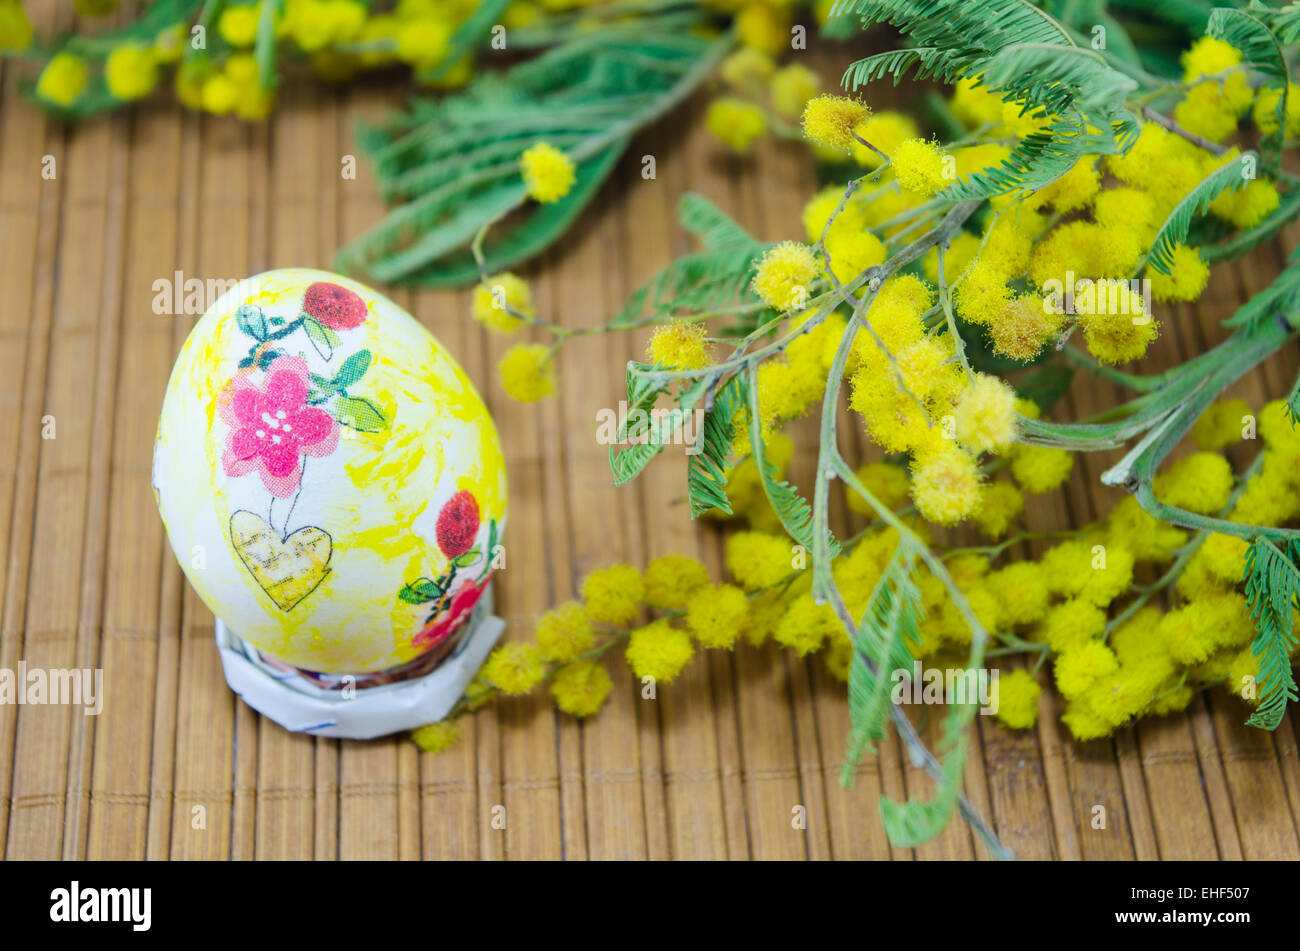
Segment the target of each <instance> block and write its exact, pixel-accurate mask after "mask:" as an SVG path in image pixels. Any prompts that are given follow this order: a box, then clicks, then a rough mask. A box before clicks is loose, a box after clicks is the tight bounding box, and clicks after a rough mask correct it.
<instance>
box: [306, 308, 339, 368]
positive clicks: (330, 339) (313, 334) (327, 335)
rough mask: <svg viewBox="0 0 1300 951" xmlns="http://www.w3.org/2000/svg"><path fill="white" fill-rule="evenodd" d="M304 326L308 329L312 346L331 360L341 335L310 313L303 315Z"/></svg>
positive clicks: (323, 357) (326, 358)
mask: <svg viewBox="0 0 1300 951" xmlns="http://www.w3.org/2000/svg"><path fill="white" fill-rule="evenodd" d="M302 328H303V330H305V331H307V336H308V337H310V338H311V342H312V346H314V347H315V348H316V352H317V353H319V354H320V355H321V358H322V359H324V360H329V358H330V357H332V356H334V348H335V347H337V346H338V345H339V335H338V334H336V333H335V332H334V331H332V330H330V329H329V328H328V327H326V326H325V325H324V324H322V323H321V322H320V321H319V320H317V319H316V318H315V317H313V316H311V315H310V314H304V315H303V317H302Z"/></svg>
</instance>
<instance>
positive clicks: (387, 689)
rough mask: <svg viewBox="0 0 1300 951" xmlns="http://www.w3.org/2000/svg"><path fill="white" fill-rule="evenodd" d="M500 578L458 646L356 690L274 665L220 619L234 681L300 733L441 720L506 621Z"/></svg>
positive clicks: (356, 735) (395, 727)
mask: <svg viewBox="0 0 1300 951" xmlns="http://www.w3.org/2000/svg"><path fill="white" fill-rule="evenodd" d="M492 601H493V597H492V585H491V583H490V582H489V584H488V586H487V588H486V590H485V591H484V592H483V595H482V597H480V598H479V601H478V603H477V604H476V605H474V609H473V611H472V612H471V613H470V616H469V618H468V619H467V620H466V621H465V630H464V632H463V633H461V634H460V640H459V641H458V642H457V644H456V647H455V649H454V650H453V651H452V652H451V653H450V654H449V655H448V656H447V657H446V658H445V659H444V660H443V661H442V662H441V663H439V664H438V665H437V666H436V667H434V668H433V669H432V670H431V671H429V672H428V673H424V674H420V675H418V676H411V677H407V678H405V679H401V680H398V681H397V682H394V683H385V684H381V685H379V686H373V687H367V686H362V685H359V684H358V685H357V686H355V687H353V688H351V689H348V688H343V689H337V688H336V689H332V690H331V689H326V688H324V687H319V686H317V685H316V684H315V683H313V682H312V681H311V680H309V679H308V678H307V677H306V676H304V675H302V674H300V673H297V672H294V671H292V670H288V671H286V670H284V669H281V668H279V667H275V666H273V665H271V664H269V663H268V662H267V661H266V660H265V658H263V657H262V654H261V652H260V651H258V650H257V648H256V647H254V646H253V645H252V644H249V643H248V642H247V641H245V640H244V639H243V638H241V637H239V636H238V635H237V634H235V632H234V631H232V630H231V629H230V628H229V627H228V626H227V625H226V624H225V622H223V621H222V620H221V619H220V618H217V623H216V638H217V648H218V649H219V650H220V651H221V666H222V668H223V669H224V670H225V673H226V683H228V684H230V689H231V690H233V691H235V693H237V694H239V696H240V697H242V698H243V699H244V702H245V703H247V704H248V705H249V706H250V707H252V708H253V709H254V710H256V711H257V712H258V713H260V714H262V715H263V716H265V717H269V718H270V719H272V720H274V721H275V722H276V723H278V724H280V726H282V727H284V728H285V729H286V730H289V731H290V732H293V733H310V734H312V735H313V736H334V737H341V738H343V739H349V740H368V739H372V738H374V737H376V736H384V735H385V734H388V733H398V732H400V731H402V730H410V729H413V728H415V727H417V726H423V725H424V724H426V723H434V722H436V721H438V720H441V719H442V718H443V717H445V716H446V715H447V714H448V713H450V712H451V709H452V707H454V706H455V705H456V701H458V700H459V699H460V698H461V697H462V696H464V694H465V688H466V687H468V686H469V682H470V681H471V680H473V679H474V675H475V674H476V673H478V669H479V667H480V666H482V664H483V661H484V660H486V659H487V655H488V653H489V652H490V651H491V650H492V648H493V646H494V645H495V644H496V642H497V640H498V639H499V638H500V637H501V633H502V632H503V631H504V630H505V627H506V623H505V621H503V620H502V619H501V618H499V617H497V616H496V615H494V614H493V613H492Z"/></svg>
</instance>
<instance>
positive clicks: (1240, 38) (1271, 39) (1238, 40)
mask: <svg viewBox="0 0 1300 951" xmlns="http://www.w3.org/2000/svg"><path fill="white" fill-rule="evenodd" d="M1205 33H1206V35H1207V36H1213V37H1217V38H1218V39H1221V40H1223V41H1224V42H1227V43H1230V44H1232V45H1233V46H1235V47H1236V48H1237V49H1239V50H1241V52H1242V58H1243V59H1244V61H1245V62H1246V63H1248V64H1249V65H1250V66H1252V67H1254V68H1255V69H1257V70H1259V71H1260V72H1261V73H1264V74H1265V75H1266V76H1271V77H1272V78H1273V80H1274V82H1273V85H1274V86H1275V87H1276V88H1277V89H1278V92H1279V96H1278V101H1277V106H1276V108H1275V109H1274V118H1275V119H1276V120H1277V132H1276V133H1274V134H1273V135H1270V136H1268V140H1269V142H1270V144H1271V149H1270V152H1271V154H1272V155H1273V156H1274V157H1275V159H1276V161H1275V162H1274V166H1273V167H1274V170H1275V171H1276V167H1277V165H1278V164H1280V163H1281V161H1282V141H1283V138H1284V137H1285V135H1286V114H1287V112H1286V104H1287V96H1288V86H1289V85H1290V84H1289V83H1288V82H1287V78H1288V73H1287V65H1286V54H1285V53H1283V52H1282V44H1281V43H1279V42H1278V38H1277V36H1276V35H1275V34H1274V33H1273V31H1272V30H1270V29H1269V28H1268V27H1267V26H1265V25H1264V23H1263V22H1262V21H1261V20H1259V19H1258V18H1256V17H1255V16H1254V15H1252V14H1251V13H1248V12H1246V11H1245V10H1234V9H1231V8H1229V7H1219V8H1217V9H1215V11H1214V12H1213V13H1211V14H1210V20H1209V23H1208V24H1207V25H1206V27H1205Z"/></svg>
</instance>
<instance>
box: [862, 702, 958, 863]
mask: <svg viewBox="0 0 1300 951" xmlns="http://www.w3.org/2000/svg"><path fill="white" fill-rule="evenodd" d="M949 717H951V714H949ZM945 722H947V721H946V720H945ZM965 726H966V725H965V723H963V724H962V732H961V733H960V734H959V735H958V736H957V737H956V738H955V739H954V740H953V741H952V743H951V745H950V747H949V749H948V751H947V752H946V753H945V754H944V756H943V759H942V761H941V762H942V764H943V773H942V775H941V777H940V779H939V783H938V785H937V787H936V788H935V791H934V797H933V798H932V799H930V800H928V801H927V800H923V799H920V798H919V797H917V796H910V797H908V799H907V801H906V802H902V803H899V802H895V801H894V800H892V799H890V798H889V797H888V796H881V797H880V819H881V822H882V824H883V825H884V827H885V833H886V834H887V835H888V836H889V841H890V842H893V843H894V844H895V845H899V846H903V847H904V848H915V847H916V846H918V845H924V844H925V843H927V842H929V841H930V840H931V839H933V838H934V837H935V836H937V835H938V834H939V833H940V832H942V831H943V828H944V826H946V825H947V824H948V819H949V818H951V816H952V811H953V808H954V807H955V806H956V805H957V798H958V797H959V796H960V795H961V782H962V770H963V769H964V768H965V765H966V747H967V742H968V741H967V738H966V734H965Z"/></svg>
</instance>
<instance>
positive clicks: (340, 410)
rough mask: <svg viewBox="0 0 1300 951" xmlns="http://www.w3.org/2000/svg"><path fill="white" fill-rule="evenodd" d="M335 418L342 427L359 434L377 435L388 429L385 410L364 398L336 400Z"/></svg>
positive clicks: (350, 397)
mask: <svg viewBox="0 0 1300 951" xmlns="http://www.w3.org/2000/svg"><path fill="white" fill-rule="evenodd" d="M334 418H335V419H337V420H338V421H339V424H340V425H343V426H347V427H349V428H350V429H355V430H356V431H357V432H359V433H377V432H379V431H380V430H381V429H387V428H388V419H387V417H385V416H384V412H383V410H381V409H380V408H379V407H378V406H376V405H375V404H374V403H372V402H371V401H370V400H368V399H366V398H365V397H363V396H340V397H338V398H337V399H335V400H334Z"/></svg>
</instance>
